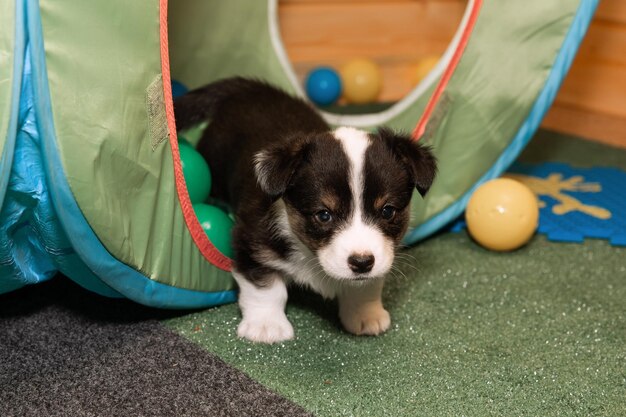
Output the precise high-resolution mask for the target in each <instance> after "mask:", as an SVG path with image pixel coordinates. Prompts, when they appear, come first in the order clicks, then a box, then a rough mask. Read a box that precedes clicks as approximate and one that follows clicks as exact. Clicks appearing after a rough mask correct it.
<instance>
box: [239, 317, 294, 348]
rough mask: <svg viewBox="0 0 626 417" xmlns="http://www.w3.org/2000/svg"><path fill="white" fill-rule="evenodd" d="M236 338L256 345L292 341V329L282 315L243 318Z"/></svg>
mask: <svg viewBox="0 0 626 417" xmlns="http://www.w3.org/2000/svg"><path fill="white" fill-rule="evenodd" d="M237 336H239V337H241V338H244V339H248V340H251V341H253V342H258V343H278V342H284V341H285V340H291V339H293V327H292V326H291V323H289V320H287V317H286V316H285V314H284V313H282V312H280V313H277V314H275V315H272V316H270V315H264V316H260V317H259V316H257V317H244V319H243V320H242V321H241V323H239V327H238V328H237Z"/></svg>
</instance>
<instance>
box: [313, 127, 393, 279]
mask: <svg viewBox="0 0 626 417" xmlns="http://www.w3.org/2000/svg"><path fill="white" fill-rule="evenodd" d="M334 134H335V138H337V140H338V141H339V142H340V143H341V145H342V147H343V150H344V152H345V153H346V156H347V157H348V161H349V162H350V174H349V175H350V189H351V191H352V199H353V204H354V211H353V213H352V216H351V218H350V219H349V220H348V224H347V226H346V227H345V229H343V230H342V231H340V232H339V233H338V234H337V235H336V236H335V237H334V238H333V239H332V241H331V242H330V244H329V245H327V246H326V247H325V248H323V249H322V250H320V264H321V265H322V267H324V269H325V270H326V272H327V273H330V274H331V275H333V276H335V277H338V278H348V277H350V276H352V275H353V272H352V270H351V269H350V266H349V264H348V257H349V256H350V255H354V254H372V255H374V259H375V260H374V267H373V269H372V271H371V273H370V274H368V275H371V276H381V275H384V274H385V273H386V272H387V271H388V270H389V268H390V267H391V263H392V262H393V242H391V240H390V239H388V238H386V237H385V236H384V235H383V233H382V232H381V231H380V230H379V229H377V228H376V227H374V226H372V225H369V224H366V223H365V222H364V220H363V186H364V183H365V178H364V168H365V152H366V151H367V148H368V146H369V145H370V138H369V135H368V134H367V132H364V131H362V130H358V129H354V128H350V127H340V128H339V129H337V130H335V132H334Z"/></svg>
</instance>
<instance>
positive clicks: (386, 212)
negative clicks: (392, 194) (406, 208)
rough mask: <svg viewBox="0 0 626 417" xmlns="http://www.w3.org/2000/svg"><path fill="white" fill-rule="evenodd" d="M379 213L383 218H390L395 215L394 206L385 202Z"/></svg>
mask: <svg viewBox="0 0 626 417" xmlns="http://www.w3.org/2000/svg"><path fill="white" fill-rule="evenodd" d="M380 215H381V217H382V218H383V219H385V220H391V219H393V217H394V216H395V215H396V208H395V207H393V206H390V205H389V204H387V205H386V206H384V207H383V208H382V210H381V211H380Z"/></svg>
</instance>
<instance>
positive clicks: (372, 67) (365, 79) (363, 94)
mask: <svg viewBox="0 0 626 417" xmlns="http://www.w3.org/2000/svg"><path fill="white" fill-rule="evenodd" d="M339 74H340V76H341V84H342V88H343V97H344V98H345V99H346V100H347V101H348V102H350V103H355V104H364V103H371V102H373V101H375V100H376V99H377V98H378V96H379V94H380V90H381V88H382V85H383V78H382V75H381V72H380V68H379V67H378V65H376V64H375V63H374V62H372V61H370V60H368V59H355V60H352V61H350V62H348V63H346V64H345V65H344V66H342V67H341V69H340V70H339Z"/></svg>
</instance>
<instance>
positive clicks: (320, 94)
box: [306, 67, 341, 106]
mask: <svg viewBox="0 0 626 417" xmlns="http://www.w3.org/2000/svg"><path fill="white" fill-rule="evenodd" d="M306 94H307V95H308V96H309V99H310V100H311V101H312V102H313V103H315V104H317V105H318V106H327V105H329V104H332V103H334V102H335V101H337V99H338V98H339V96H340V95H341V78H339V75H338V74H337V72H336V71H335V70H333V69H332V68H328V67H320V68H316V69H314V70H313V71H311V72H310V73H309V75H308V77H307V79H306Z"/></svg>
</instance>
